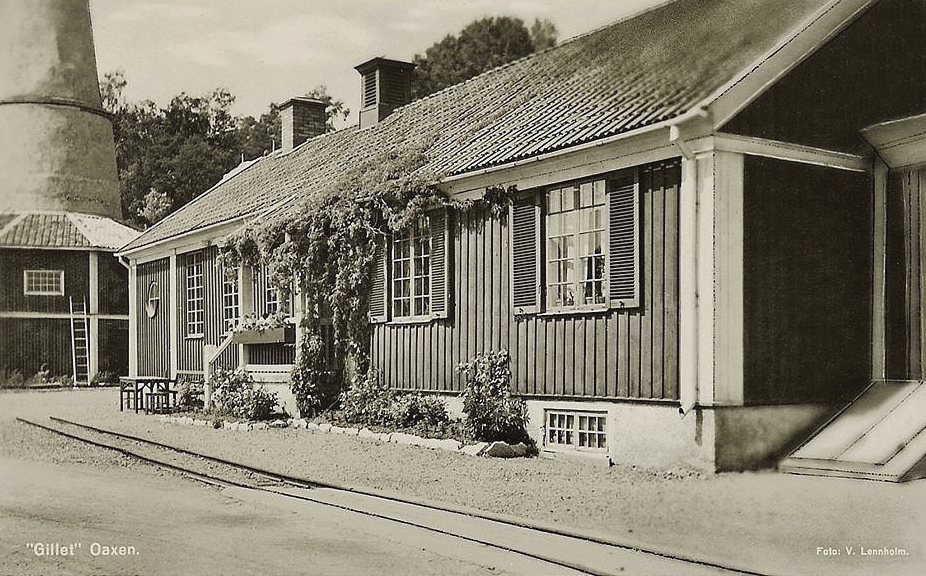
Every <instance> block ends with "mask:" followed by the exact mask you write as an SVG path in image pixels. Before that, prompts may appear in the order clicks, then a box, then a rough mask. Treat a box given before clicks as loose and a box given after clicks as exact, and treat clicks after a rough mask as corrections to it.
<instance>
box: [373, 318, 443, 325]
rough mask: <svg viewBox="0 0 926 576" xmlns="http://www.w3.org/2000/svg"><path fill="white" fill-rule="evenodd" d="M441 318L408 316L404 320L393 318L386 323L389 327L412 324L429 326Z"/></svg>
mask: <svg viewBox="0 0 926 576" xmlns="http://www.w3.org/2000/svg"><path fill="white" fill-rule="evenodd" d="M440 318H441V317H440V316H406V317H403V318H393V319H392V320H390V321H389V322H386V325H387V326H403V325H410V324H428V323H430V322H433V321H434V320H440Z"/></svg>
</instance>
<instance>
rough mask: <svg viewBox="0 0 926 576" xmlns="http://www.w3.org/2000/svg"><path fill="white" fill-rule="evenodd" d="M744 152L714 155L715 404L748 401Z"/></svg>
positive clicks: (736, 403)
mask: <svg viewBox="0 0 926 576" xmlns="http://www.w3.org/2000/svg"><path fill="white" fill-rule="evenodd" d="M743 376H744V374H743V155H742V154H740V153H735V152H720V151H718V152H716V153H715V154H714V403H715V404H726V405H741V404H742V403H743Z"/></svg>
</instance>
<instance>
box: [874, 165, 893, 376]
mask: <svg viewBox="0 0 926 576" xmlns="http://www.w3.org/2000/svg"><path fill="white" fill-rule="evenodd" d="M888 171H889V168H888V166H887V164H885V163H884V161H882V160H881V159H880V158H878V157H877V156H876V157H875V165H874V197H873V201H874V206H873V207H872V208H873V212H874V259H873V262H872V282H873V285H872V311H871V312H872V313H871V379H872V380H883V379H884V378H886V377H887V358H886V351H887V286H886V282H887V178H888Z"/></svg>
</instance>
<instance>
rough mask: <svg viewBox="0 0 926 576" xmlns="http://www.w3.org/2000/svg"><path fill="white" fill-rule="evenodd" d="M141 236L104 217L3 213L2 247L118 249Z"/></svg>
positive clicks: (0, 230) (65, 213)
mask: <svg viewBox="0 0 926 576" xmlns="http://www.w3.org/2000/svg"><path fill="white" fill-rule="evenodd" d="M138 234H139V233H138V232H137V231H135V230H133V229H132V228H129V227H128V226H125V225H123V224H120V223H118V222H116V221H114V220H110V219H109V218H104V217H102V216H91V215H88V214H75V213H71V212H21V213H16V214H11V213H5V214H0V247H4V246H6V247H17V248H87V249H94V248H96V249H101V250H115V249H116V248H119V247H120V246H124V245H125V244H126V243H127V242H130V241H132V240H133V239H134V238H136V237H137V236H138Z"/></svg>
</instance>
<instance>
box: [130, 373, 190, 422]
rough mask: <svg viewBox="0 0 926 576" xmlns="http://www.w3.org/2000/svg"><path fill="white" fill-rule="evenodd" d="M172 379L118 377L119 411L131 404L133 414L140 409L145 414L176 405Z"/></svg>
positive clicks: (159, 377)
mask: <svg viewBox="0 0 926 576" xmlns="http://www.w3.org/2000/svg"><path fill="white" fill-rule="evenodd" d="M174 383H175V380H174V379H173V378H165V377H161V376H120V377H119V411H120V412H121V411H123V410H124V409H125V407H126V404H132V407H134V409H135V413H136V414H137V413H138V410H139V409H140V408H141V409H143V410H144V411H145V414H150V413H151V411H152V410H154V409H165V408H170V407H171V406H173V405H175V404H176V398H177V390H176V389H174V388H172V385H173V384H174Z"/></svg>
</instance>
